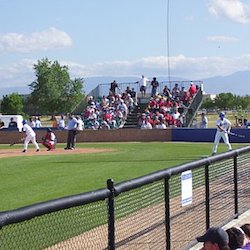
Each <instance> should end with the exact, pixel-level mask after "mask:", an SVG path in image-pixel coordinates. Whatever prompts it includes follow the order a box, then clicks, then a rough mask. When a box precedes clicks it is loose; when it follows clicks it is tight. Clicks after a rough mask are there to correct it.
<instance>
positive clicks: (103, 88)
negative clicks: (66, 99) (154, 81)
mask: <svg viewBox="0 0 250 250" xmlns="http://www.w3.org/2000/svg"><path fill="white" fill-rule="evenodd" d="M190 82H193V84H195V85H198V86H199V87H201V86H202V85H203V81H199V80H197V81H196V80H195V81H159V87H158V88H157V92H158V93H162V91H163V89H164V87H165V86H167V87H168V88H169V89H170V90H172V88H173V87H174V85H175V83H178V85H179V87H180V88H181V87H186V88H187V89H188V88H189V86H190ZM127 87H130V89H132V88H134V89H135V91H136V92H137V93H138V96H140V86H139V83H137V82H122V83H118V88H119V89H118V92H119V93H120V94H121V93H123V92H125V90H126V88H127ZM109 88H110V83H100V84H99V85H98V86H97V87H96V88H95V89H94V91H91V92H90V94H89V95H92V96H94V97H95V98H96V99H97V98H99V97H102V96H103V95H105V96H107V95H108V94H109ZM151 88H152V87H151V85H150V83H148V84H147V91H146V93H148V94H150V93H151Z"/></svg>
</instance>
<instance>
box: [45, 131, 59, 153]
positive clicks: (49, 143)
mask: <svg viewBox="0 0 250 250" xmlns="http://www.w3.org/2000/svg"><path fill="white" fill-rule="evenodd" d="M42 144H43V146H44V147H46V148H47V151H50V150H54V149H55V144H56V136H55V134H54V133H53V132H52V129H51V128H47V133H46V134H45V136H44V137H43V138H42Z"/></svg>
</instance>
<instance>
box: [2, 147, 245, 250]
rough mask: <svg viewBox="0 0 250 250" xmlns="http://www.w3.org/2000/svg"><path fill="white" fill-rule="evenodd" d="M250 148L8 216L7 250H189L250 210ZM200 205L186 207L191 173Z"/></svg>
mask: <svg viewBox="0 0 250 250" xmlns="http://www.w3.org/2000/svg"><path fill="white" fill-rule="evenodd" d="M249 155H250V146H248V147H244V148H241V149H237V150H234V151H231V152H227V153H224V154H220V155H217V156H213V157H207V158H203V159H200V160H197V161H194V162H189V163H186V164H183V165H180V166H176V167H174V168H171V169H166V170H162V171H158V172H155V173H152V174H149V175H146V176H143V177H140V178H136V179H132V180H130V181H125V182H122V183H119V184H117V185H114V183H113V181H112V180H111V179H110V180H108V181H107V188H105V189H101V190H97V191H93V192H88V193H84V194H79V195H74V196H69V197H64V198H60V199H56V200H52V201H48V202H43V203H39V204H35V205H32V206H28V207H24V208H20V209H17V210H12V211H5V212H1V213H0V249H4V250H5V249H12V250H13V249H25V250H26V249H91V250H92V249H97V250H99V249H157V250H159V249H167V250H170V249H189V248H190V247H191V246H193V245H194V244H195V243H196V242H195V241H194V239H195V237H196V236H197V235H200V234H202V233H203V232H204V231H205V230H206V229H207V228H208V227H210V226H223V225H225V224H226V223H227V222H229V221H231V220H232V219H235V218H237V217H238V215H240V214H242V213H243V212H245V211H247V210H248V209H250V188H249V179H250V175H249V173H250V163H249ZM185 171H189V173H190V174H191V177H192V178H191V179H190V180H191V181H192V183H191V184H192V200H190V202H189V204H188V205H185V206H184V205H183V203H182V202H183V199H182V178H183V172H185Z"/></svg>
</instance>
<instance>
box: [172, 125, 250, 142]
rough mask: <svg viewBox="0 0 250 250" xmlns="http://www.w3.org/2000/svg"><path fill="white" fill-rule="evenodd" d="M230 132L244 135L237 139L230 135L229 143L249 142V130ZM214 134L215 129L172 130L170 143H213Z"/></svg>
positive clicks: (233, 130)
mask: <svg viewBox="0 0 250 250" xmlns="http://www.w3.org/2000/svg"><path fill="white" fill-rule="evenodd" d="M231 132H233V133H236V134H240V135H244V136H245V138H239V137H236V136H232V135H230V136H229V138H230V142H232V143H234V142H239V143H248V142H250V129H242V128H241V129H240V128H239V129H236V128H234V129H232V130H231ZM215 133H216V129H215V128H207V129H199V128H173V129H172V141H186V142H213V141H214V136H215Z"/></svg>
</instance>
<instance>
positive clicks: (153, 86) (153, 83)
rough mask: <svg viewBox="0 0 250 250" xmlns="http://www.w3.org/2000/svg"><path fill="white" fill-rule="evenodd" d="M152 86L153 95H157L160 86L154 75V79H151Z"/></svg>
mask: <svg viewBox="0 0 250 250" xmlns="http://www.w3.org/2000/svg"><path fill="white" fill-rule="evenodd" d="M151 86H152V90H151V97H154V96H156V92H157V88H158V87H159V82H158V81H157V80H156V77H154V78H153V80H152V81H151Z"/></svg>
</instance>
